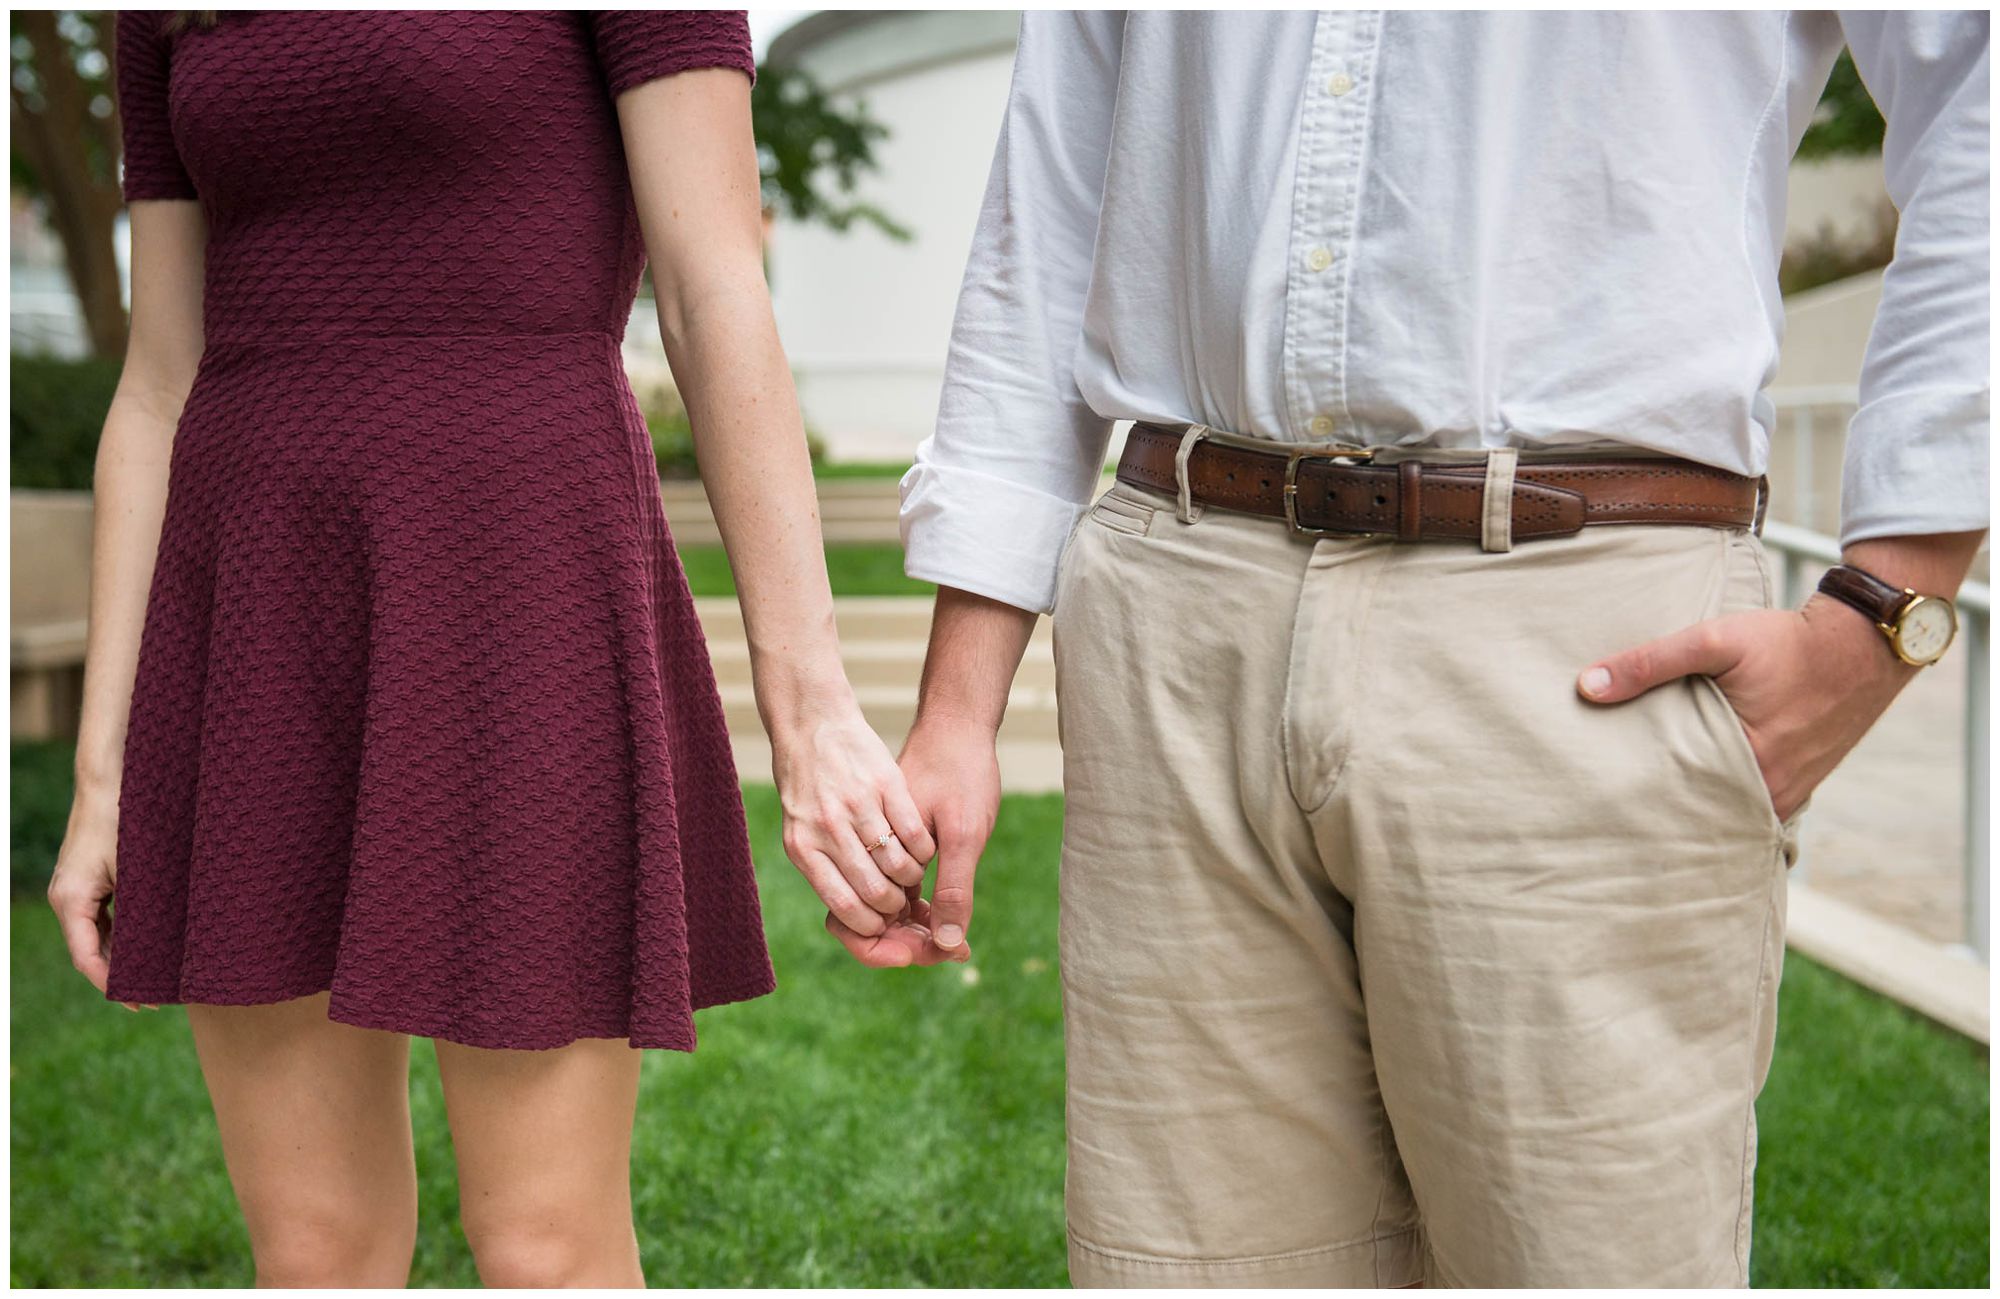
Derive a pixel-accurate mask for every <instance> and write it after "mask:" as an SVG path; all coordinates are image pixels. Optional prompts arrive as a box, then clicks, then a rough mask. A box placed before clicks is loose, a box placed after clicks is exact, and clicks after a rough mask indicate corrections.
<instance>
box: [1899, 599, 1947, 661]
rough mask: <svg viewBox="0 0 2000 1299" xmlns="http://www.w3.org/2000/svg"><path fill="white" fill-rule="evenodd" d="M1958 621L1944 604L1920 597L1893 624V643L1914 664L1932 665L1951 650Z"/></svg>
mask: <svg viewBox="0 0 2000 1299" xmlns="http://www.w3.org/2000/svg"><path fill="white" fill-rule="evenodd" d="M1957 631H1958V618H1957V615H1956V614H1954V613H1953V611H1952V607H1951V605H1949V604H1947V603H1946V602H1945V601H1943V600H1927V599H1923V598H1921V597H1919V598H1918V599H1917V600H1915V601H1914V602H1912V603H1911V605H1910V607H1909V608H1907V609H1905V610H1903V615H1902V617H1900V618H1898V619H1897V620H1896V643H1897V645H1898V646H1899V647H1900V648H1901V649H1902V651H1903V656H1904V657H1905V658H1907V659H1909V660H1910V661H1912V662H1914V663H1935V662H1937V660H1938V659H1940V658H1942V657H1943V656H1944V652H1945V650H1946V649H1948V648H1950V646H1951V638H1952V636H1953V634H1955V633H1956V632H1957Z"/></svg>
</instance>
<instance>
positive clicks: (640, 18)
mask: <svg viewBox="0 0 2000 1299" xmlns="http://www.w3.org/2000/svg"><path fill="white" fill-rule="evenodd" d="M591 26H592V29H593V35H594V36H595V38H596V41H597V61H598V63H599V64H600V65H601V66H602V67H603V68H604V80H605V81H606V82H607V83H608V84H609V85H610V87H611V94H612V96H613V97H614V98H616V97H617V96H619V95H621V94H623V93H624V92H626V91H628V90H630V89H632V87H634V86H637V85H640V84H641V83H643V82H647V81H652V80H655V79H656V78H659V77H671V76H672V75H674V74H675V73H676V72H687V71H690V70H692V69H695V68H737V69H740V70H741V71H742V72H743V73H744V74H745V75H747V76H749V77H750V78H751V79H752V80H755V79H756V76H757V63H756V60H755V59H753V58H752V57H751V54H750V21H749V19H748V17H747V16H746V15H745V12H744V11H743V10H741V9H607V10H604V11H603V12H601V13H597V14H594V15H592V17H591Z"/></svg>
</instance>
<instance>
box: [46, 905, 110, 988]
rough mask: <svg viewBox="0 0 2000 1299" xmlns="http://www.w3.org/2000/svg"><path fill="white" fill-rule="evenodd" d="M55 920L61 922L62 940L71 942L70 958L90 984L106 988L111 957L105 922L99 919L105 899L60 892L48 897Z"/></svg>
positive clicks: (69, 943) (78, 971) (69, 944)
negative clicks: (107, 943) (106, 947)
mask: <svg viewBox="0 0 2000 1299" xmlns="http://www.w3.org/2000/svg"><path fill="white" fill-rule="evenodd" d="M49 903H50V905H51V906H53V907H54V908H55V912H56V920H57V921H58V923H60V924H61V926H62V935H63V942H64V943H66V944H68V946H69V961H70V964H71V965H74V966H75V967H76V970H77V973H79V974H81V975H82V976H83V977H84V978H86V979H88V980H90V985H91V986H92V987H93V988H96V989H97V990H98V991H99V992H103V991H104V985H105V982H106V981H107V980H108V979H109V978H110V977H111V958H110V957H109V955H108V954H107V953H106V950H105V942H104V930H103V926H102V925H101V924H100V923H99V921H100V919H101V917H102V916H103V912H104V903H103V901H102V900H99V899H90V898H77V897H71V896H67V895H58V896H55V897H51V898H50V899H49Z"/></svg>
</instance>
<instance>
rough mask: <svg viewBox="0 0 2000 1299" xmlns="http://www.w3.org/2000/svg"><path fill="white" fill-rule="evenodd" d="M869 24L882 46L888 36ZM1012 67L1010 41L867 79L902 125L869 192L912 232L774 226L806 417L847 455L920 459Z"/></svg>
mask: <svg viewBox="0 0 2000 1299" xmlns="http://www.w3.org/2000/svg"><path fill="white" fill-rule="evenodd" d="M911 17H912V18H915V17H917V16H916V15H912V16H911ZM924 17H925V18H927V19H928V20H929V21H932V22H934V21H936V19H937V17H939V16H938V15H926V16H924ZM897 21H898V20H897V19H888V20H884V21H883V23H882V24H880V26H887V25H890V24H893V23H895V22H897ZM856 35H857V36H861V35H867V36H869V37H870V38H871V39H873V40H874V41H876V42H878V44H877V48H878V49H879V42H880V40H881V39H882V38H883V36H884V35H885V33H883V32H881V31H879V30H877V28H876V27H870V28H868V29H866V31H865V32H858V33H856ZM806 66H807V67H808V68H810V69H811V70H812V71H813V72H814V73H815V74H816V75H818V76H820V77H821V79H822V81H823V82H824V83H825V84H827V85H829V86H833V87H838V86H839V84H840V82H839V81H838V80H837V79H836V77H834V76H830V75H828V73H829V72H832V71H836V69H832V68H829V69H822V68H820V67H814V66H813V63H812V62H811V61H810V60H808V61H807V62H806ZM1012 66H1013V57H1012V52H1011V49H1009V50H1005V51H1001V52H992V51H988V52H984V53H978V54H975V55H973V56H972V57H970V58H956V59H952V60H950V61H946V62H937V63H933V64H930V65H928V66H923V65H920V66H918V67H916V68H914V69H912V70H910V71H907V72H903V73H900V74H896V75H892V76H889V77H887V78H884V79H882V80H875V81H871V82H869V83H868V84H865V85H863V86H862V87H860V88H859V91H858V93H859V97H860V98H861V99H862V100H863V101H864V102H865V103H866V104H867V106H868V111H869V113H870V115H871V116H873V117H874V118H875V119H876V120H877V121H879V122H881V123H882V124H883V125H885V126H887V127H888V128H889V131H890V135H889V137H888V138H887V139H886V140H884V141H882V142H881V143H880V144H879V145H878V147H877V154H876V157H877V161H878V162H879V164H880V170H879V171H878V172H877V173H876V174H875V175H874V176H872V177H870V178H869V179H868V180H866V181H865V182H864V185H863V189H862V194H863V196H864V197H865V198H866V199H867V200H868V201H870V202H872V203H875V204H876V205H878V206H879V207H881V208H882V210H883V211H885V212H887V213H888V214H889V215H890V216H891V217H892V218H894V219H895V220H896V221H897V222H898V223H899V224H901V225H903V226H905V227H906V228H908V229H909V230H910V231H911V233H912V236H913V237H912V239H911V240H910V242H908V243H897V242H895V241H893V240H891V239H889V238H887V237H886V236H884V235H882V234H881V233H879V232H878V231H876V230H875V229H874V228H873V227H870V226H863V225H856V226H854V227H852V228H851V229H849V230H848V231H847V233H845V234H836V233H834V232H833V231H831V230H828V229H825V228H824V227H819V226H801V225H798V224H796V223H793V222H789V221H780V222H779V224H778V227H777V229H776V230H774V231H773V232H772V236H771V293H772V301H773V305H774V306H775V308H776V311H777V316H778V329H779V332H780V334H781V335H782V337H783V339H784V344H785V350H786V353H787V354H788V355H789V356H790V357H791V360H792V370H793V373H794V374H795V375H796V377H797V379H798V385H799V400H800V404H801V405H802V406H803V407H804V408H805V413H806V420H807V422H808V423H809V424H810V425H811V426H812V427H813V429H814V430H815V431H816V432H817V433H819V434H820V435H821V436H822V437H824V438H826V440H827V445H828V452H829V454H830V455H831V456H832V457H833V458H834V459H837V460H896V459H907V458H908V456H909V455H910V453H911V452H912V451H913V450H914V449H915V447H916V445H917V443H918V441H920V440H921V439H922V438H923V437H924V436H925V434H927V433H928V432H929V431H930V426H931V423H932V421H933V420H934V419H935V418H936V416H937V400H938V388H939V385H940V383H941V382H942V379H943V374H944V356H945V345H946V342H947V341H948V339H949V337H950V334H951V317H952V309H953V307H954V306H955V305H956V303H957V301H958V286H959V279H960V276H961V275H962V273H963V271H964V268H965V257H966V253H967V252H968V251H969V250H970V248H971V246H972V227H973V223H974V221H975V220H976V219H977V217H978V214H979V199H980V195H981V194H982V193H983V191H984V189H985V186H986V172H987V168H988V165H989V164H990V163H991V161H992V156H993V142H994V139H995V137H996V136H997V134H998V132H999V129H1000V116H1001V112H1002V110H1003V109H1004V108H1005V107H1006V102H1007V83H1008V78H1009V75H1010V73H1011V70H1012Z"/></svg>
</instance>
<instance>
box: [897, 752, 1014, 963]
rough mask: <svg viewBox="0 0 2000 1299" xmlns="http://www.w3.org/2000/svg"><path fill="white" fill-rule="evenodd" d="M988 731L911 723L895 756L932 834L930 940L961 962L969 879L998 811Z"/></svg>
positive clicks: (996, 766) (995, 762)
mask: <svg viewBox="0 0 2000 1299" xmlns="http://www.w3.org/2000/svg"><path fill="white" fill-rule="evenodd" d="M994 743H995V740H994V732H993V731H992V730H991V729H989V728H987V727H986V726H984V725H982V724H979V723H973V722H959V721H948V720H945V721H934V722H929V723H924V722H919V723H918V725H917V726H916V728H915V729H914V730H912V731H911V732H910V738H909V740H908V741H907V742H906V743H905V744H904V745H903V752H902V755H901V756H900V757H899V758H898V759H897V761H898V762H899V763H900V764H901V765H902V768H903V778H904V779H905V780H907V781H909V784H910V797H911V798H913V799H915V800H916V801H917V806H918V807H919V808H921V809H923V814H924V819H925V820H927V821H929V822H930V824H931V826H932V827H933V834H934V835H935V837H936V839H937V846H938V868H937V884H936V885H935V886H934V887H933V888H932V889H931V916H932V920H933V922H934V923H933V925H932V935H933V937H932V940H931V941H932V944H933V946H935V947H936V948H937V949H938V951H940V952H941V953H944V954H945V955H946V956H948V957H950V958H952V959H956V960H964V959H966V957H967V956H969V955H970V953H969V952H968V951H967V950H966V947H965V935H966V930H967V929H968V928H970V927H971V924H972V877H973V876H974V875H975V874H976V873H977V872H978V870H979V854H980V853H982V852H984V851H985V850H986V841H987V839H989V838H991V837H992V834H993V822H994V821H995V819H997V818H998V817H999V815H1000V758H999V755H998V754H997V753H996V752H995V749H994Z"/></svg>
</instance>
